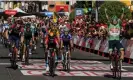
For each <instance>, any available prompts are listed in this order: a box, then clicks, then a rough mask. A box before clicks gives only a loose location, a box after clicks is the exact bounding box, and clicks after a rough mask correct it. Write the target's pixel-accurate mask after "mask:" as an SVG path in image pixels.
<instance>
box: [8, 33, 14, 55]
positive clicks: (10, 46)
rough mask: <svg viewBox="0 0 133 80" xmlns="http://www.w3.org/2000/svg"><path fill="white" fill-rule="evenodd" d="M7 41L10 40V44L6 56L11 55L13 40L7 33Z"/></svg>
mask: <svg viewBox="0 0 133 80" xmlns="http://www.w3.org/2000/svg"><path fill="white" fill-rule="evenodd" d="M9 42H10V45H9V54H8V56H11V54H12V42H13V37H12V35H9Z"/></svg>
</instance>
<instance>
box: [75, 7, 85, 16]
mask: <svg viewBox="0 0 133 80" xmlns="http://www.w3.org/2000/svg"><path fill="white" fill-rule="evenodd" d="M75 13H76V16H81V15H83V9H82V8H76V12H75Z"/></svg>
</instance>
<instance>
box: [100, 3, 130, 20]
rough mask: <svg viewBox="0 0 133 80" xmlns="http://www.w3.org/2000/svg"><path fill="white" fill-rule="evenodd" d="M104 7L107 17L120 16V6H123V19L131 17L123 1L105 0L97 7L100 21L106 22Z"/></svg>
mask: <svg viewBox="0 0 133 80" xmlns="http://www.w3.org/2000/svg"><path fill="white" fill-rule="evenodd" d="M105 8H106V9H107V14H108V16H109V17H112V16H114V15H116V16H117V17H118V18H120V16H121V14H122V8H125V16H124V19H126V18H131V12H130V10H129V9H128V7H127V6H126V5H125V4H124V3H122V2H119V1H105V2H104V3H103V4H102V5H101V6H100V9H99V19H100V21H102V22H107V19H106V16H105V11H104V10H105Z"/></svg>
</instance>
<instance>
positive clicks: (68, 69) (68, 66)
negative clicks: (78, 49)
mask: <svg viewBox="0 0 133 80" xmlns="http://www.w3.org/2000/svg"><path fill="white" fill-rule="evenodd" d="M67 72H70V57H69V54H67Z"/></svg>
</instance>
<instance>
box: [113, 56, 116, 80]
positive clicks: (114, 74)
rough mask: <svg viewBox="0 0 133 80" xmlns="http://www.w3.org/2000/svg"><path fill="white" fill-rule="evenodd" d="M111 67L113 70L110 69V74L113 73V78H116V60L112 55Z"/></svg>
mask: <svg viewBox="0 0 133 80" xmlns="http://www.w3.org/2000/svg"><path fill="white" fill-rule="evenodd" d="M112 59H113V60H112V66H113V69H112V73H113V77H114V78H116V61H115V60H116V58H115V55H112Z"/></svg>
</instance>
